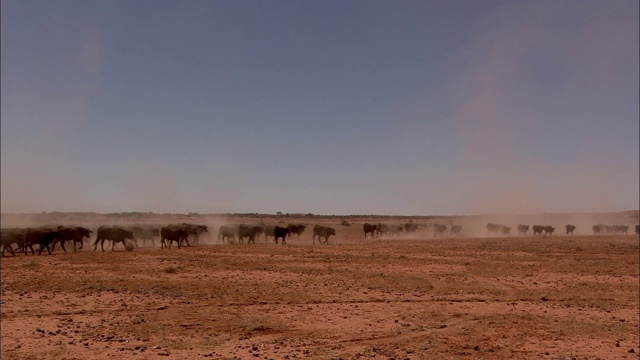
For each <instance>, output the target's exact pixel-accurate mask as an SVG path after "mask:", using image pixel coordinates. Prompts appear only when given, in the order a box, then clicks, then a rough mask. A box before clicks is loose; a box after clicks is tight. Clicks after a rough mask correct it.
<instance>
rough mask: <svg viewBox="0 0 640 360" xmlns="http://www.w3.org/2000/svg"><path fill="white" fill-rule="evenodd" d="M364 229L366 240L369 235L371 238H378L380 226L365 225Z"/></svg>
mask: <svg viewBox="0 0 640 360" xmlns="http://www.w3.org/2000/svg"><path fill="white" fill-rule="evenodd" d="M362 229H363V230H364V238H365V239H366V238H367V234H369V233H370V234H371V238H372V239H373V238H375V237H376V232H377V231H378V225H375V224H369V223H365V224H364V225H362Z"/></svg>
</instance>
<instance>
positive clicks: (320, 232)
mask: <svg viewBox="0 0 640 360" xmlns="http://www.w3.org/2000/svg"><path fill="white" fill-rule="evenodd" d="M331 235H333V236H336V230H335V229H334V228H331V227H328V226H320V225H316V226H314V227H313V244H314V245H315V244H316V236H317V237H318V242H319V243H320V244H323V242H322V238H324V239H325V240H324V244H328V243H329V236H331Z"/></svg>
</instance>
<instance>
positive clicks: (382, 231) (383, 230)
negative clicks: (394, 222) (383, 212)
mask: <svg viewBox="0 0 640 360" xmlns="http://www.w3.org/2000/svg"><path fill="white" fill-rule="evenodd" d="M376 230H377V233H378V237H381V236H382V235H385V234H386V233H387V232H388V231H389V225H387V224H378V226H377V229H376Z"/></svg>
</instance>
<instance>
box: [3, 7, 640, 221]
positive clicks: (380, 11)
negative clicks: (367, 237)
mask: <svg viewBox="0 0 640 360" xmlns="http://www.w3.org/2000/svg"><path fill="white" fill-rule="evenodd" d="M1 4H2V5H1V6H2V9H1V10H2V11H1V16H2V22H1V26H2V29H1V30H2V31H1V37H2V38H1V46H2V52H1V56H2V59H1V60H2V62H1V67H2V68H1V71H2V78H1V101H2V102H1V104H2V107H1V111H2V114H1V116H2V118H1V127H2V128H1V136H2V138H1V147H2V148H1V150H2V152H1V160H2V162H1V166H2V169H1V170H2V171H1V186H2V189H1V191H2V193H1V195H2V196H1V200H2V204H1V206H2V212H39V211H97V212H120V211H154V212H176V213H177V212H200V213H217V212H260V213H275V212H277V211H281V212H285V213H286V212H289V213H297V212H301V213H309V212H310V213H316V214H398V215H436V214H442V215H456V214H484V213H536V212H573V211H587V212H591V211H617V210H628V209H637V208H638V207H639V204H638V202H639V200H638V199H639V198H640V193H639V186H638V183H639V182H640V175H639V162H640V156H639V153H640V146H639V142H640V141H639V137H640V136H639V135H638V134H639V131H640V129H639V123H640V120H639V116H640V114H639V104H638V99H639V98H640V90H639V82H640V79H639V71H638V67H639V55H638V53H639V50H638V47H639V46H638V43H639V36H638V32H639V27H640V25H639V15H638V13H639V9H638V2H637V1H623V0H615V1H588V0H572V1H544V0H543V1H488V0H486V1H471V0H464V1H463V0H454V1H404V0H403V1H133V2H132V1H96V2H93V1H23V0H19V1H18V0H3V1H2V3H1Z"/></svg>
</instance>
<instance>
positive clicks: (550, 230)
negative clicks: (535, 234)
mask: <svg viewBox="0 0 640 360" xmlns="http://www.w3.org/2000/svg"><path fill="white" fill-rule="evenodd" d="M554 230H555V228H554V227H553V226H549V225H547V226H545V227H544V234H545V235H549V236H551V235H552V234H553V231H554Z"/></svg>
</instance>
